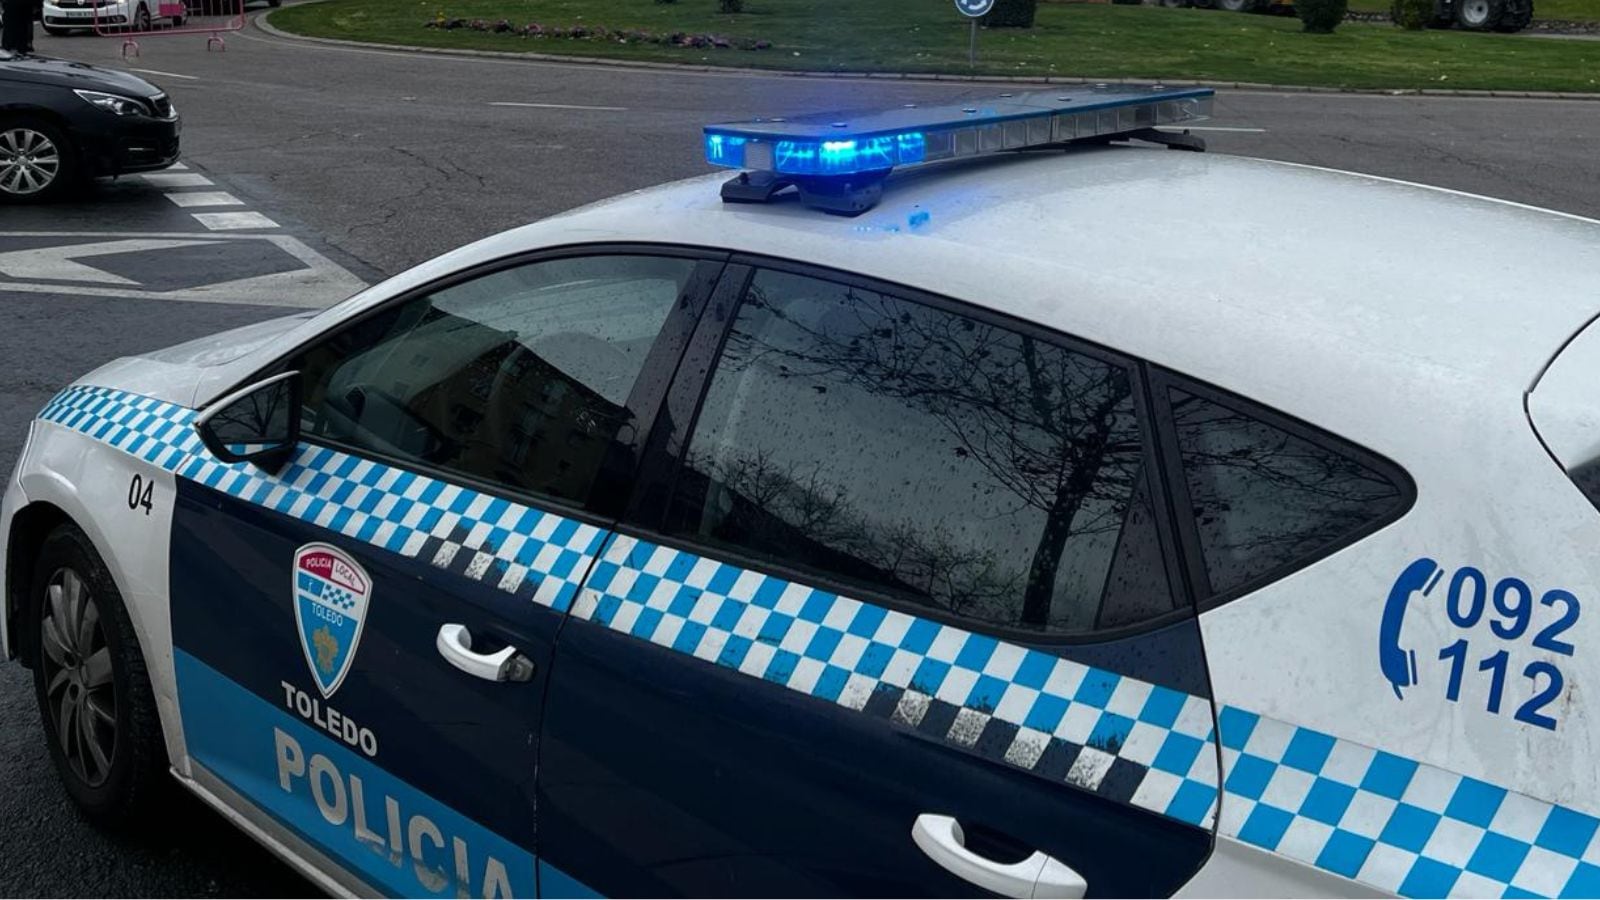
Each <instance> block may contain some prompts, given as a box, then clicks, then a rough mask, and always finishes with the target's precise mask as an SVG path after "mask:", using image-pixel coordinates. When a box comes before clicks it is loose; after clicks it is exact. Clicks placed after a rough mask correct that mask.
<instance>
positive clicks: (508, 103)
mask: <svg viewBox="0 0 1600 900" xmlns="http://www.w3.org/2000/svg"><path fill="white" fill-rule="evenodd" d="M489 105H490V106H515V107H519V108H522V109H586V110H590V111H592V112H627V111H628V108H627V107H626V106H583V105H581V104H577V103H516V102H513V101H510V100H504V101H498V102H491V103H490V104H489Z"/></svg>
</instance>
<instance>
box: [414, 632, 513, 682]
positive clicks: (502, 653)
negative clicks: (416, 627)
mask: <svg viewBox="0 0 1600 900" xmlns="http://www.w3.org/2000/svg"><path fill="white" fill-rule="evenodd" d="M434 646H435V647H438V648H439V655H440V656H442V657H444V660H445V662H447V663H449V664H450V665H452V666H455V667H456V668H458V669H460V670H461V671H463V672H465V673H467V674H468V675H473V676H476V677H478V678H482V679H483V680H484V681H527V680H528V679H530V678H532V677H533V661H532V660H530V659H528V658H527V657H526V656H523V655H522V654H520V653H518V652H517V648H515V647H511V646H506V647H503V648H501V649H500V650H498V651H496V652H494V653H474V652H473V650H472V632H470V631H468V630H467V626H465V625H457V624H454V623H450V624H447V625H440V626H439V637H438V638H437V639H436V640H435V641H434Z"/></svg>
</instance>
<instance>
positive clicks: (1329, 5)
mask: <svg viewBox="0 0 1600 900" xmlns="http://www.w3.org/2000/svg"><path fill="white" fill-rule="evenodd" d="M1349 7H1350V3H1349V0H1295V3H1294V11H1295V13H1296V14H1297V15H1299V16H1300V24H1301V26H1302V27H1304V29H1305V30H1306V31H1308V32H1310V33H1311V34H1333V30H1334V29H1335V28H1337V27H1339V23H1340V22H1343V21H1344V14H1345V11H1346V10H1347V9H1349Z"/></svg>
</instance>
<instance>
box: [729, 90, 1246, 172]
mask: <svg viewBox="0 0 1600 900" xmlns="http://www.w3.org/2000/svg"><path fill="white" fill-rule="evenodd" d="M1214 93H1215V92H1214V91H1212V90H1211V89H1210V88H1166V87H1163V86H1161V85H1154V86H1142V85H1095V86H1094V87H1089V88H1082V89H1077V90H1070V91H1060V90H1057V91H1032V92H1028V93H1021V94H1001V95H1000V96H999V97H995V98H993V99H990V100H985V101H981V102H976V103H974V102H970V101H969V102H966V103H956V104H940V105H934V106H917V105H914V104H912V105H907V106H904V107H901V108H899V109H893V110H887V111H880V112H871V113H865V114H861V115H840V114H834V115H827V116H808V117H801V118H795V119H783V118H773V119H755V120H753V121H750V122H733V123H726V124H721V125H708V126H706V128H705V150H706V161H707V162H709V163H711V164H712V165H717V166H725V167H727V168H731V169H748V170H753V171H757V172H770V173H773V174H775V175H779V176H798V177H802V178H803V177H808V176H813V177H815V176H839V175H855V174H860V173H868V172H887V171H888V170H890V169H894V168H898V167H901V166H908V165H916V164H918V163H924V162H934V161H936V160H942V159H956V158H960V157H966V156H977V155H980V154H985V153H995V152H1000V151H1003V150H1020V149H1025V148H1028V147H1038V146H1046V145H1050V144H1064V143H1070V142H1072V141H1078V140H1085V139H1091V138H1105V137H1114V136H1117V135H1126V134H1130V133H1134V132H1144V131H1148V130H1149V129H1153V128H1156V127H1158V126H1162V125H1180V124H1183V123H1186V122H1197V121H1201V120H1203V119H1208V118H1210V116H1211V104H1212V98H1213V96H1214Z"/></svg>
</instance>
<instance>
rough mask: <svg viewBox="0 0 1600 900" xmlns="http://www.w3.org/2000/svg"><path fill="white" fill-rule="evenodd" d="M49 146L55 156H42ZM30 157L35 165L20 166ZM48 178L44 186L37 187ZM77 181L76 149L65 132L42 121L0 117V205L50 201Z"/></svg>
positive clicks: (24, 164) (25, 164)
mask: <svg viewBox="0 0 1600 900" xmlns="http://www.w3.org/2000/svg"><path fill="white" fill-rule="evenodd" d="M41 141H42V142H43V143H41ZM46 146H48V147H51V148H54V151H55V152H54V154H53V156H49V155H42V153H41V148H43V147H46ZM45 152H46V153H47V152H48V151H45ZM30 157H31V159H32V162H30V163H23V162H21V160H22V159H25V158H30ZM47 160H48V162H45V161H47ZM24 168H25V169H26V171H22V170H23V169H24ZM45 177H47V178H48V180H47V181H46V182H45V183H44V184H43V185H42V186H39V185H37V184H36V182H37V181H38V180H39V179H41V178H45ZM78 181H79V171H78V153H77V148H75V147H74V146H73V145H72V143H71V141H70V140H68V138H67V135H66V132H64V131H62V130H61V129H60V128H57V127H56V126H55V125H53V124H51V123H49V122H45V121H42V120H40V119H33V118H7V117H5V116H0V204H3V203H38V202H42V201H46V200H51V199H54V198H56V197H58V196H60V195H61V194H62V193H63V192H65V191H67V190H68V189H70V188H71V187H72V186H73V185H75V184H77V183H78Z"/></svg>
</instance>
